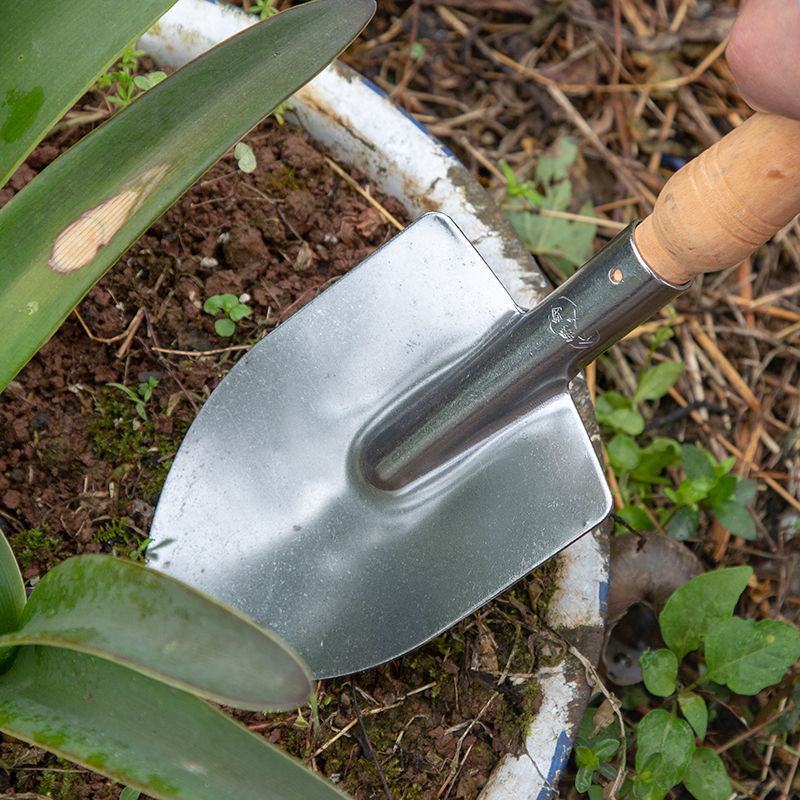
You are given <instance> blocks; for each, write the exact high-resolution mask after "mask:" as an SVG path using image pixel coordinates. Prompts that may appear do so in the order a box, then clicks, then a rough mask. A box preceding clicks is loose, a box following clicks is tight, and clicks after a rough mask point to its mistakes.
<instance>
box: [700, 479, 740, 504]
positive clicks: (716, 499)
mask: <svg viewBox="0 0 800 800" xmlns="http://www.w3.org/2000/svg"><path fill="white" fill-rule="evenodd" d="M703 480H705V479H703ZM737 482H738V478H737V477H736V476H735V475H721V476H720V477H718V478H716V483H715V484H714V485H713V486H712V487H711V491H709V493H708V502H709V503H711V505H716V504H717V503H722V502H724V501H725V500H727V499H729V498H730V497H733V495H734V492H735V491H736V484H737Z"/></svg>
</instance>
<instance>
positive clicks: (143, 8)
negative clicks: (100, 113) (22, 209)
mask: <svg viewBox="0 0 800 800" xmlns="http://www.w3.org/2000/svg"><path fill="white" fill-rule="evenodd" d="M174 2H175V0H138V1H137V2H136V3H129V2H120V0H116V1H114V0H82V2H81V3H80V6H79V7H78V6H74V7H73V6H69V5H64V4H56V5H53V4H51V3H36V2H10V3H3V9H2V17H3V25H2V29H0V187H2V185H3V184H4V183H5V182H6V180H8V178H9V176H10V175H11V173H12V172H14V170H15V169H16V168H17V167H18V166H19V165H20V164H21V163H22V161H23V160H24V158H25V156H26V155H28V153H30V151H31V150H32V149H33V148H34V147H35V146H36V144H37V142H38V141H39V140H40V139H41V138H42V137H43V136H44V134H45V133H46V132H47V131H48V130H49V129H50V128H51V127H52V126H53V124H54V123H55V122H56V121H57V120H58V119H60V118H61V116H62V115H63V114H64V112H66V111H67V110H68V109H69V108H70V106H71V105H72V104H73V103H74V102H75V101H76V100H77V99H78V98H79V97H80V96H81V95H82V94H83V93H84V91H86V89H87V88H88V87H89V86H91V85H92V83H93V82H94V81H95V79H96V78H97V77H98V76H99V75H100V74H101V73H102V72H104V71H105V70H106V69H107V68H108V67H109V66H111V64H112V63H113V62H114V60H115V58H116V57H117V56H118V55H119V53H120V52H121V51H122V49H123V48H124V47H125V45H127V44H129V43H130V42H132V41H133V40H134V39H136V38H137V37H138V36H139V34H141V33H142V32H143V31H145V30H146V29H147V28H148V27H150V25H151V24H152V23H153V22H155V21H156V20H157V19H158V18H159V17H160V16H161V15H162V14H163V13H164V12H165V11H166V10H167V9H168V8H169V7H170V6H171V5H172V4H173V3H174Z"/></svg>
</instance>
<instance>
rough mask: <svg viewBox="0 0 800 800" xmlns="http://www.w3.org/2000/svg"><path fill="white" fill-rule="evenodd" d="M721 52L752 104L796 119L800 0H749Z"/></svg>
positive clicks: (799, 76) (798, 113)
mask: <svg viewBox="0 0 800 800" xmlns="http://www.w3.org/2000/svg"><path fill="white" fill-rule="evenodd" d="M726 55H727V58H728V63H729V64H730V67H731V70H732V72H733V74H734V77H735V78H736V83H737V84H738V86H739V91H740V92H741V93H742V96H743V97H744V99H745V100H746V101H747V102H748V103H749V104H750V105H751V106H752V107H753V108H756V109H758V110H760V111H771V112H773V113H775V114H782V115H783V116H786V117H794V118H796V119H800V0H748V2H747V3H746V4H745V5H744V7H743V8H742V10H741V11H740V12H739V17H738V19H737V20H736V23H735V25H734V26H733V31H732V32H731V41H730V44H729V45H728V50H727V53H726Z"/></svg>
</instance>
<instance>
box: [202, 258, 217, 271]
mask: <svg viewBox="0 0 800 800" xmlns="http://www.w3.org/2000/svg"><path fill="white" fill-rule="evenodd" d="M200 266H201V267H205V268H211V267H218V266H219V261H217V259H216V258H212V257H211V256H203V257H202V258H201V259H200Z"/></svg>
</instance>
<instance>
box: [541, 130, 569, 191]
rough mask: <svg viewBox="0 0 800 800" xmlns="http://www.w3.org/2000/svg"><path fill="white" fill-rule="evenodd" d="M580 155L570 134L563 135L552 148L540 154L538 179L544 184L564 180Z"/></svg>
mask: <svg viewBox="0 0 800 800" xmlns="http://www.w3.org/2000/svg"><path fill="white" fill-rule="evenodd" d="M577 157H578V145H577V144H576V143H575V140H574V139H572V138H570V137H569V136H561V137H560V138H559V139H557V140H556V142H555V144H554V145H553V146H552V147H551V148H550V150H549V151H548V152H546V153H544V154H543V155H541V156H539V161H538V163H537V164H536V180H537V181H539V183H541V184H543V185H545V186H546V185H548V184H550V183H555V182H556V181H563V180H564V179H565V178H567V177H569V168H570V167H571V166H572V165H573V164H574V163H575V159H576V158H577Z"/></svg>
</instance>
